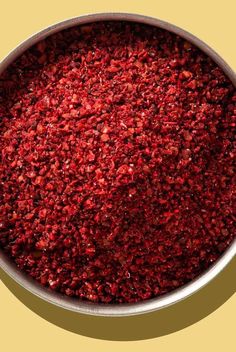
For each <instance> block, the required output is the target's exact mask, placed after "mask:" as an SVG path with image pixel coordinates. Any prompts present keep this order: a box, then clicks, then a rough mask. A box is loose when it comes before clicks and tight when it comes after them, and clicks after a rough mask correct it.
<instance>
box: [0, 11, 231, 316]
mask: <svg viewBox="0 0 236 352" xmlns="http://www.w3.org/2000/svg"><path fill="white" fill-rule="evenodd" d="M98 21H130V22H139V23H143V24H148V25H152V26H155V27H159V28H163V29H166V30H168V31H170V32H173V33H175V34H177V35H179V36H181V37H183V38H185V39H186V40H188V41H189V42H191V43H193V44H194V45H196V46H197V47H198V48H200V49H201V50H202V51H203V52H205V53H206V54H207V55H208V56H210V57H211V58H212V59H213V60H214V61H215V62H216V63H217V64H218V65H219V66H220V67H221V68H222V69H223V71H224V72H225V74H226V75H227V76H228V77H229V79H230V80H231V81H232V83H233V84H234V86H235V87H236V74H235V72H234V71H233V70H232V69H231V68H230V67H229V66H228V65H227V63H226V62H225V61H224V60H223V59H222V58H221V57H220V56H219V55H218V54H217V53H216V52H215V51H214V50H212V49H211V48H210V47H209V46H208V45H206V44H205V43H203V42H202V41H201V40H199V39H198V38H196V37H195V36H193V35H192V34H190V33H188V32H186V31H184V30H183V29H180V28H178V27H176V26H174V25H172V24H169V23H167V22H164V21H161V20H158V19H156V18H151V17H146V16H140V15H136V14H126V13H100V14H92V15H85V16H81V17H76V18H72V19H69V20H67V21H64V22H61V23H58V24H55V25H53V26H51V27H49V28H47V29H45V30H43V31H41V32H39V33H37V34H35V35H34V36H32V37H31V38H29V39H27V40H26V41H25V42H23V43H22V44H21V45H19V46H18V47H17V48H16V49H15V50H13V51H12V52H11V53H10V54H9V55H8V56H7V57H6V58H5V59H4V60H3V61H2V62H1V63H0V74H1V73H2V72H3V71H4V70H5V69H6V68H7V67H8V66H9V65H10V64H11V63H12V62H13V61H14V60H15V59H16V58H17V57H18V56H20V55H21V54H22V53H23V52H24V51H25V50H27V49H28V48H29V47H31V46H32V45H34V44H35V43H37V42H39V41H40V40H42V39H44V38H46V37H48V36H50V35H51V34H53V33H56V32H59V31H61V30H63V29H66V28H70V27H73V26H77V25H82V24H87V23H92V22H98ZM235 255H236V240H234V241H233V243H232V244H231V245H230V246H229V248H228V249H227V250H226V251H225V252H224V254H223V255H222V256H221V257H220V259H218V260H217V262H216V263H215V264H214V265H212V266H211V267H210V268H209V269H208V270H207V271H205V272H204V273H203V274H201V275H200V276H199V277H197V278H196V279H195V280H193V281H191V282H190V283H189V284H187V285H184V286H182V287H180V288H178V289H176V290H174V291H172V292H170V293H167V294H165V295H163V296H160V297H157V298H153V299H149V300H146V301H143V302H139V303H132V304H97V303H89V302H83V301H80V300H78V299H76V298H70V297H66V296H64V295H62V294H60V293H56V292H53V291H51V290H50V289H47V288H45V287H43V286H41V285H40V284H38V283H37V282H36V281H34V280H33V279H31V278H30V277H29V276H27V275H26V274H24V273H23V272H21V271H20V270H19V269H18V268H17V267H16V265H15V264H14V263H13V262H12V261H11V260H10V259H9V258H8V257H7V256H6V255H5V254H4V253H3V252H2V251H1V250H0V267H1V268H2V269H3V270H4V271H5V272H6V273H7V274H8V275H9V276H10V277H12V278H13V279H14V280H15V281H16V282H17V283H18V284H20V285H21V286H23V287H24V288H25V289H27V290H29V291H30V292H31V293H33V294H35V295H36V296H38V297H40V298H42V299H44V300H45V301H47V302H50V303H52V304H54V305H56V306H59V307H62V308H64V309H68V310H71V311H75V312H79V313H84V314H90V315H97V316H109V317H118V316H130V315H136V314H142V313H147V312H152V311H155V310H158V309H161V308H164V307H167V306H169V305H171V304H174V303H176V302H178V301H180V300H183V299H184V298H186V297H188V296H190V295H192V294H193V293H195V292H196V291H198V290H199V289H201V288H202V287H203V286H205V285H206V284H207V283H209V282H210V281H211V280H212V279H213V278H214V277H215V276H216V275H218V274H219V273H220V272H221V270H222V269H224V268H225V266H226V265H227V264H228V263H229V262H230V260H231V259H232V258H233V257H234V256H235ZM216 294H217V292H216Z"/></svg>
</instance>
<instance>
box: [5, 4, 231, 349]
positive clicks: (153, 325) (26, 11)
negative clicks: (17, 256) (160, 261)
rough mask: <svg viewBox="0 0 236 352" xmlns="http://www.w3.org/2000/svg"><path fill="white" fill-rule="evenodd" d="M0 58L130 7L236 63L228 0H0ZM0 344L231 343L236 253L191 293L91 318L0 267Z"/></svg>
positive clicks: (138, 346)
mask: <svg viewBox="0 0 236 352" xmlns="http://www.w3.org/2000/svg"><path fill="white" fill-rule="evenodd" d="M0 8H1V12H0V36H1V45H0V60H2V59H3V57H4V56H5V55H7V54H8V53H9V51H11V50H12V49H13V48H15V47H16V46H17V45H18V44H19V43H20V42H21V41H23V40H25V39H26V38H27V37H29V36H31V35H32V34H33V33H35V32H37V31H39V30H41V29H43V28H45V27H47V26H49V25H51V24H53V23H56V22H59V21H62V20H64V19H67V18H71V17H76V16H79V15H82V14H86V13H94V12H109V11H117V12H119V11H120V12H134V13H140V14H145V15H150V16H153V17H158V18H160V19H163V20H166V21H169V22H171V23H173V24H176V25H177V26H180V27H182V28H184V29H186V30H188V31H189V32H191V33H193V34H195V35H196V36H197V37H199V38H201V39H202V40H204V41H205V42H206V43H208V44H209V45H210V46H211V47H212V48H214V49H215V50H216V51H217V52H218V53H219V54H220V55H221V56H222V57H223V58H224V59H225V60H226V61H227V62H228V63H229V65H230V66H231V67H232V68H233V69H235V70H236V49H235V34H236V33H235V32H236V31H235V14H236V2H235V1H234V0H225V1H222V0H221V1H218V0H215V1H212V0H204V1H202V0H196V1H191V0H188V1H184V0H177V1H174V0H172V1H171V0H161V1H160V0H157V1H154V0H153V1H151V0H142V1H139V0H136V1H132V0H126V1H124V0H120V1H114V0H109V1H105V0H100V1H96V0H94V1H89V0H80V1H79V0H77V1H76V0H65V1H60V0H57V1H55V0H48V1H45V0H41V1H33V0H31V1H26V0H20V1H17V0H14V1H7V0H5V1H2V2H1V6H0ZM0 279H1V281H0V350H1V351H2V352H8V351H10V352H11V351H16V352H17V351H19V352H21V351H24V352H29V351H32V352H38V351H53V352H54V351H57V352H62V351H63V352H64V351H98V352H99V351H103V352H107V351H112V352H116V351H122V350H123V351H137V352H138V351H150V352H151V351H164V352H165V351H177V352H178V351H181V352H185V351H191V352H194V351H197V352H199V351H204V352H205V351H214V352H217V351H225V352H231V351H235V350H236V346H235V345H236V342H235V335H236V317H235V312H236V294H235V292H236V280H235V279H236V258H235V259H234V260H233V261H232V262H231V264H230V265H229V266H228V267H227V268H226V269H225V270H224V272H223V273H222V274H221V275H220V276H219V277H218V278H217V279H215V280H214V281H213V282H212V283H210V284H209V285H208V286H207V287H205V288H204V289H203V290H201V291H200V292H198V293H197V294H195V295H194V296H192V297H191V298H189V299H187V300H185V301H184V302H181V303H179V304H177V305H176V306H172V307H170V308H168V309H165V310H163V311H160V312H155V313H153V314H148V315H143V316H138V317H131V318H113V319H107V318H95V317H88V316H82V315H78V314H75V313H69V312H65V311H63V310H61V309H58V308H55V307H53V306H51V305H49V304H47V303H45V302H42V301H41V300H39V299H38V298H36V297H34V296H32V295H31V294H29V293H28V292H26V291H25V290H24V289H22V288H20V287H19V286H18V285H17V284H15V283H14V282H13V281H12V280H11V279H10V278H9V277H7V276H6V275H5V274H4V273H3V272H2V271H1V270H0Z"/></svg>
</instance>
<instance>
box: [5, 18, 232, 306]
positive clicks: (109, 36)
mask: <svg viewBox="0 0 236 352" xmlns="http://www.w3.org/2000/svg"><path fill="white" fill-rule="evenodd" d="M235 120H236V94H235V89H234V87H233V86H232V84H231V82H230V81H229V79H228V78H227V77H226V76H225V74H224V73H223V72H222V70H221V69H220V68H219V67H218V66H217V65H216V64H215V63H214V62H213V61H212V60H211V59H210V58H209V57H207V56H206V55H205V54H203V53H202V52H201V51H199V49H197V48H196V47H194V46H193V45H191V44H190V43H188V42H186V41H185V40H183V39H181V38H179V37H178V36H176V35H174V34H171V33H169V32H167V31H165V30H162V29H157V28H154V27H149V26H145V25H141V24H131V23H125V22H104V23H96V24H93V25H86V26H83V27H75V28H72V29H69V30H65V31H63V32H60V33H57V34H55V35H53V36H51V37H49V38H47V39H46V40H45V41H42V42H40V43H39V44H37V45H36V46H34V47H33V48H31V49H30V50H28V51H27V52H26V53H25V54H24V55H22V56H21V57H20V58H19V59H17V61H16V62H15V63H13V64H12V65H11V66H10V67H9V69H8V70H7V71H6V72H5V73H4V74H3V75H2V77H1V81H0V149H1V163H0V182H1V193H0V247H1V248H2V249H3V250H4V251H5V252H6V253H7V254H8V255H9V256H10V257H11V258H12V260H14V261H15V262H16V264H17V265H18V267H19V268H20V269H22V270H23V271H24V272H26V273H28V274H29V275H30V276H32V277H33V278H35V279H36V280H37V281H39V282H40V283H41V284H42V285H45V286H49V287H51V288H52V289H53V290H57V291H59V292H62V293H65V294H66V295H69V296H76V297H78V298H80V299H85V300H90V301H94V302H105V303H122V302H136V301H140V300H145V299H148V298H151V297H155V296H158V295H161V294H163V293H166V292H169V291H171V290H173V289H175V288H177V287H179V286H181V285H183V284H185V283H187V282H189V281H190V280H192V279H193V278H195V277H196V276H197V275H199V274H200V273H202V272H203V271H204V270H205V269H207V268H208V267H209V266H210V265H211V264H212V263H213V262H215V261H216V260H217V258H219V256H220V255H221V254H222V253H223V252H224V250H225V249H226V248H227V247H228V246H229V244H230V243H231V242H232V241H233V239H234V238H235V213H234V209H233V204H235V203H234V202H235V145H236V143H235Z"/></svg>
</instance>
